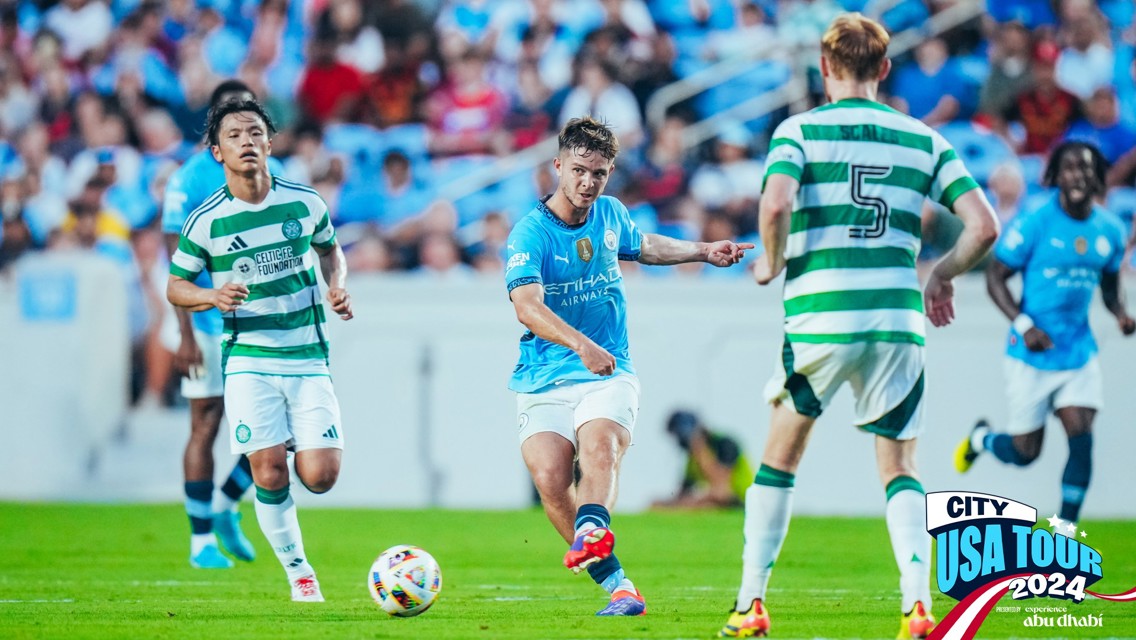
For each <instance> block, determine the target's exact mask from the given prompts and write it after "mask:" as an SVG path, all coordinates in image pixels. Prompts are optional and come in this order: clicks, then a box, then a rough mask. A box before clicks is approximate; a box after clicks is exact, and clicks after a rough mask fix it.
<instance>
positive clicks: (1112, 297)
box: [1100, 271, 1136, 336]
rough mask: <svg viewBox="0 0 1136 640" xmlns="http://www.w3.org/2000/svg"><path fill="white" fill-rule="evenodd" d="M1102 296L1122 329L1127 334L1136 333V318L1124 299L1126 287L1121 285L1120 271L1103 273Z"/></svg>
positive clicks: (1105, 304)
mask: <svg viewBox="0 0 1136 640" xmlns="http://www.w3.org/2000/svg"><path fill="white" fill-rule="evenodd" d="M1100 287H1101V298H1102V299H1103V300H1104V306H1105V307H1106V308H1107V309H1108V310H1109V312H1110V313H1112V315H1114V316H1116V322H1117V324H1119V325H1120V331H1121V333H1123V334H1124V335H1126V336H1130V335H1132V334H1133V333H1136V320H1133V319H1132V316H1130V315H1128V309H1127V307H1128V305H1127V303H1126V301H1125V299H1124V289H1123V288H1121V286H1120V272H1119V271H1114V272H1111V273H1110V272H1108V271H1105V272H1104V273H1102V274H1101V284H1100Z"/></svg>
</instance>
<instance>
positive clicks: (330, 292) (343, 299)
mask: <svg viewBox="0 0 1136 640" xmlns="http://www.w3.org/2000/svg"><path fill="white" fill-rule="evenodd" d="M312 248H313V249H315V250H316V254H317V255H319V261H320V271H321V272H323V281H324V282H326V283H327V302H328V304H330V305H331V310H332V311H334V312H335V313H336V314H338V315H339V317H340V319H342V320H350V319H351V318H354V317H355V313H354V312H353V311H352V310H351V296H350V295H348V294H347V259H346V258H344V257H343V249H341V248H340V246H339V243H338V242H334V243H332V245H331V246H330V247H319V246H317V245H315V244H313V245H312Z"/></svg>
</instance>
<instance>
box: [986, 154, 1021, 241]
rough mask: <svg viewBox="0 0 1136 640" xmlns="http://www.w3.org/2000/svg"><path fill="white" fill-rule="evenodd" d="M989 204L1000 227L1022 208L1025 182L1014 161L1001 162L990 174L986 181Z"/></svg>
mask: <svg viewBox="0 0 1136 640" xmlns="http://www.w3.org/2000/svg"><path fill="white" fill-rule="evenodd" d="M986 190H987V192H988V193H989V194H990V204H992V205H993V206H994V212H995V213H997V214H998V220H999V221H1001V223H1002V226H1003V227H1005V225H1006V223H1008V222H1009V221H1010V220H1012V219H1013V218H1014V216H1016V215H1018V212H1019V211H1021V207H1022V197H1023V196H1024V195H1025V192H1026V181H1025V178H1024V177H1023V176H1022V168H1021V165H1019V164H1018V163H1017V162H1016V161H1012V162H1003V163H1002V164H1000V165H998V166H997V167H995V168H994V170H993V171H991V172H990V177H989V179H988V180H987V189H986Z"/></svg>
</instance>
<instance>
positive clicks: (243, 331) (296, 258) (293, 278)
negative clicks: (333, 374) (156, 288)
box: [170, 177, 335, 375]
mask: <svg viewBox="0 0 1136 640" xmlns="http://www.w3.org/2000/svg"><path fill="white" fill-rule="evenodd" d="M272 180H273V182H272V189H271V190H270V191H269V193H268V197H266V198H265V199H264V201H263V202H261V203H260V204H256V205H253V204H249V203H247V202H244V201H241V200H238V199H237V198H234V197H233V195H232V194H231V193H230V192H229V189H228V187H225V188H223V189H220V190H218V191H217V192H216V193H214V194H213V195H212V196H210V197H209V199H207V200H206V201H205V202H204V203H203V204H202V205H201V206H200V207H198V208H197V209H196V210H194V211H193V213H191V214H190V215H189V218H188V219H187V220H186V222H185V226H184V227H182V230H181V238H180V239H179V240H178V248H177V251H176V252H175V253H174V256H173V258H172V259H171V260H170V273H171V274H173V275H175V276H179V277H182V278H185V279H186V280H193V279H194V278H196V277H197V275H198V274H199V273H201V272H202V271H208V272H209V273H210V275H211V276H212V278H213V286H214V287H221V286H223V285H224V284H225V283H227V282H239V283H242V284H244V285H246V286H247V287H248V289H249V296H248V299H247V300H245V302H244V303H243V304H241V305H240V306H239V307H237V308H236V310H235V311H231V312H229V313H225V314H223V316H224V342H223V347H222V354H223V357H224V372H225V374H226V375H231V374H234V373H261V374H269V375H326V374H327V373H328V369H327V357H328V342H327V328H326V315H325V313H324V308H323V302H322V301H321V298H320V291H319V282H318V280H317V279H316V271H315V267H314V265H313V260H312V256H311V247H312V246H313V245H314V246H316V247H320V248H330V247H332V246H333V245H334V244H335V230H334V229H333V228H332V226H331V219H330V218H329V216H328V211H327V205H326V204H325V203H324V201H323V199H322V198H320V196H319V194H317V193H316V192H315V191H314V190H312V189H310V188H308V187H305V186H302V185H298V184H295V183H293V182H288V181H286V180H281V179H280V178H276V177H273V179H272Z"/></svg>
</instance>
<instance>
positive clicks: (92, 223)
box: [60, 176, 130, 247]
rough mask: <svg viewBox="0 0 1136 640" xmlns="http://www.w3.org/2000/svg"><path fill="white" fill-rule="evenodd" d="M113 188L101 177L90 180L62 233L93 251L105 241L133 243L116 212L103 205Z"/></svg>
mask: <svg viewBox="0 0 1136 640" xmlns="http://www.w3.org/2000/svg"><path fill="white" fill-rule="evenodd" d="M110 184H111V183H110V182H108V181H107V180H106V179H105V178H104V177H101V176H96V177H93V178H91V179H90V180H89V181H87V183H86V184H85V185H84V186H83V188H82V190H81V191H80V192H79V194H78V195H77V196H76V197H75V199H74V200H72V201H71V203H70V205H69V206H70V210H69V211H68V212H67V217H65V218H64V219H63V223H62V224H61V225H60V229H61V230H62V231H63V232H64V233H65V234H70V235H73V236H74V237H75V239H76V240H77V242H78V244H79V245H81V246H86V247H93V246H95V244H96V243H98V242H99V241H102V240H106V241H108V242H128V241H129V240H130V225H129V224H128V223H127V222H126V220H125V219H124V218H123V217H122V215H121V214H119V213H118V212H117V211H114V210H112V209H109V208H107V206H106V204H105V202H104V196H105V195H106V191H107V189H108V188H109V187H110Z"/></svg>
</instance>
